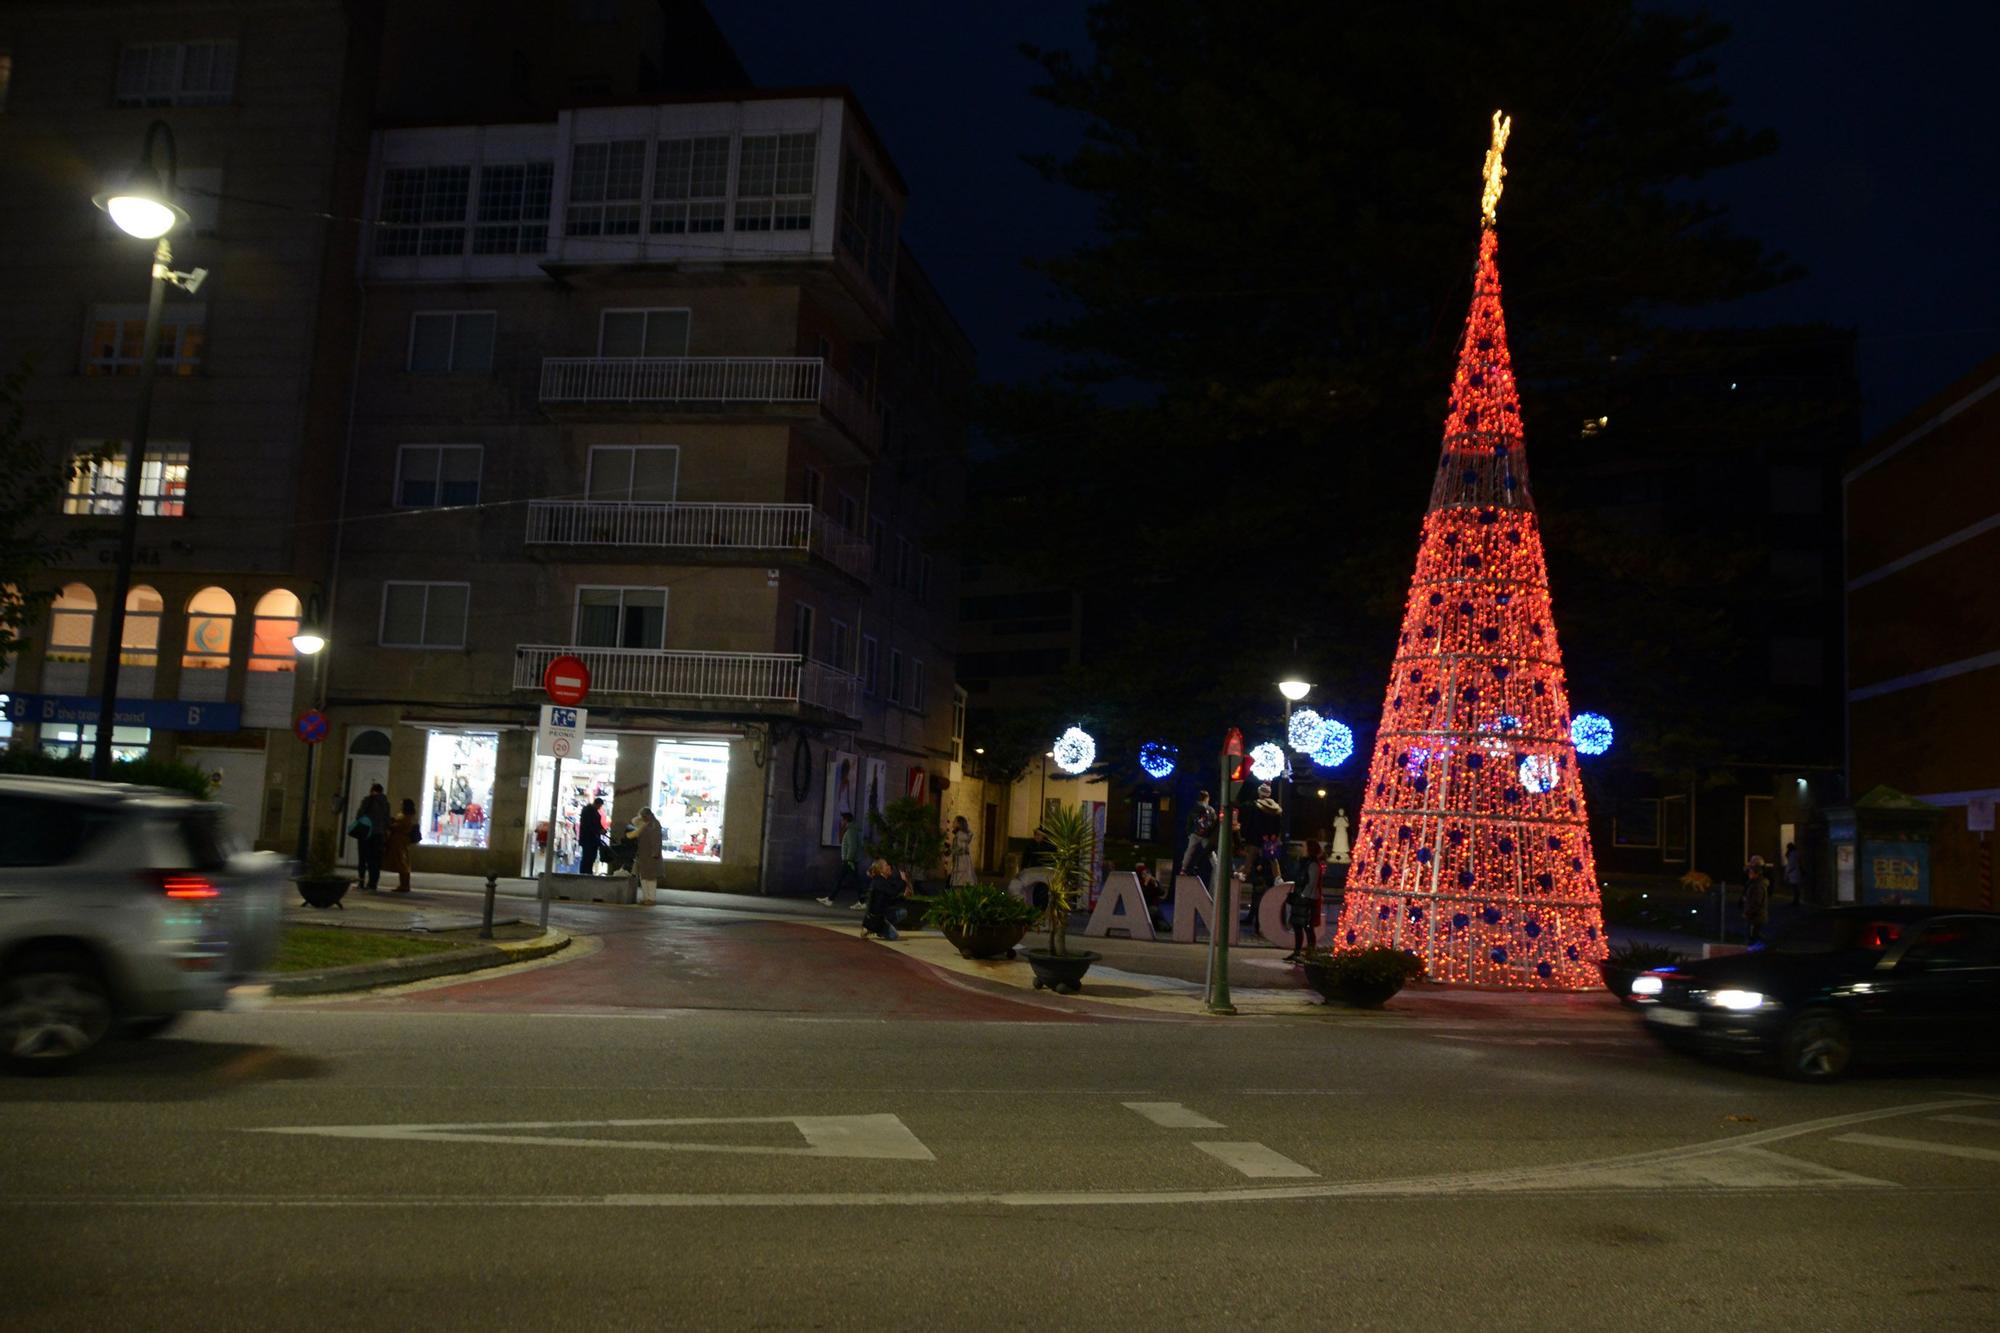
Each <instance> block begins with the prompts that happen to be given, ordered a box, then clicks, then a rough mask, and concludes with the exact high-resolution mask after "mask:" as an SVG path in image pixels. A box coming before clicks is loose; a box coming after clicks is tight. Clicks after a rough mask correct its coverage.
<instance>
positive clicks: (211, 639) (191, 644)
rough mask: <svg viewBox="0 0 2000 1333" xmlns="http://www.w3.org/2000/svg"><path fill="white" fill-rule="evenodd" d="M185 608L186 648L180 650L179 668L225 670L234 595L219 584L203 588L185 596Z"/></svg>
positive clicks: (232, 622)
mask: <svg viewBox="0 0 2000 1333" xmlns="http://www.w3.org/2000/svg"><path fill="white" fill-rule="evenodd" d="M187 610H188V623H187V649H186V651H185V652H183V653H182V654H181V670H183V671H227V670H228V669H229V642H230V638H231V636H232V635H233V633H234V631H235V627H236V599H235V598H234V597H231V596H230V595H229V594H228V593H226V592H224V591H223V590H222V589H220V588H203V589H202V590H201V591H200V592H198V593H196V594H195V595H194V596H192V597H190V598H188V607H187ZM182 697H184V698H192V697H194V696H192V695H183V696H182Z"/></svg>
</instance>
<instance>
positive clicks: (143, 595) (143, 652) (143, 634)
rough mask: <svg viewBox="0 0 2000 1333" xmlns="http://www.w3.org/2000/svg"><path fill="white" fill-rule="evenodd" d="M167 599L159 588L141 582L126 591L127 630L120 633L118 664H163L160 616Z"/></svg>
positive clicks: (136, 665)
mask: <svg viewBox="0 0 2000 1333" xmlns="http://www.w3.org/2000/svg"><path fill="white" fill-rule="evenodd" d="M166 610H167V603H166V599H165V598H163V597H161V596H160V594H159V590H158V589H155V588H149V587H147V586H146V585H145V584H143V583H142V584H140V585H139V586H138V587H136V588H134V589H132V591H130V592H128V593H126V594H125V632H124V633H123V634H121V635H120V636H119V638H120V639H121V640H122V642H121V643H120V644H119V645H118V664H119V665H120V666H128V667H156V666H158V665H159V664H160V618H161V617H162V616H163V615H165V614H166Z"/></svg>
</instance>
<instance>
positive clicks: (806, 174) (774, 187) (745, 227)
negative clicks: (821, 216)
mask: <svg viewBox="0 0 2000 1333" xmlns="http://www.w3.org/2000/svg"><path fill="white" fill-rule="evenodd" d="M818 156H819V135H817V134H747V135H745V136H744V137H743V142H742V145H741V146H740V147H739V148H738V149H737V154H736V230H738V231H807V230H809V229H810V228H811V227H812V208H813V168H814V165H815V159H817V157H818Z"/></svg>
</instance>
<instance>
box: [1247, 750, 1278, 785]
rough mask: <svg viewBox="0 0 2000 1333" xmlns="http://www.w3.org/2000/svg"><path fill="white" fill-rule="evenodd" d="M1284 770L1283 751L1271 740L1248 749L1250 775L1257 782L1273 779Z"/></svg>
mask: <svg viewBox="0 0 2000 1333" xmlns="http://www.w3.org/2000/svg"><path fill="white" fill-rule="evenodd" d="M1284 771H1285V752H1284V751H1283V750H1281V749H1279V748H1278V746H1277V744H1276V743H1275V742H1272V741H1265V742H1263V743H1262V744H1261V745H1258V746H1256V747H1255V748H1254V749H1252V750H1251V751H1250V776H1251V777H1253V778H1255V779H1257V781H1259V782H1271V781H1275V780H1276V779H1277V777H1278V776H1279V775H1280V774H1281V773H1283V772H1284Z"/></svg>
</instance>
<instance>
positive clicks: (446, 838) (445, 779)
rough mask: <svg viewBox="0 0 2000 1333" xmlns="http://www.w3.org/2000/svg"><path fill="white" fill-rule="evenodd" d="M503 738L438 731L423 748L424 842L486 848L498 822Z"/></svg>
mask: <svg viewBox="0 0 2000 1333" xmlns="http://www.w3.org/2000/svg"><path fill="white" fill-rule="evenodd" d="M499 764H500V735H499V733H498V732H492V731H433V732H431V733H430V739H429V743H428V744H427V745H426V746H425V747H424V786H423V821H424V841H425V842H427V843H429V844H431V845H432V846H433V847H484V846H485V845H486V837H487V830H488V828H489V827H490V826H491V824H492V823H493V773H494V770H495V769H496V768H498V767H499Z"/></svg>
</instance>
